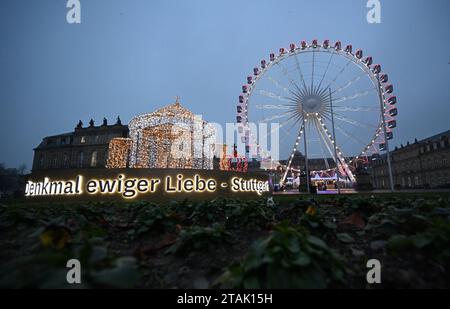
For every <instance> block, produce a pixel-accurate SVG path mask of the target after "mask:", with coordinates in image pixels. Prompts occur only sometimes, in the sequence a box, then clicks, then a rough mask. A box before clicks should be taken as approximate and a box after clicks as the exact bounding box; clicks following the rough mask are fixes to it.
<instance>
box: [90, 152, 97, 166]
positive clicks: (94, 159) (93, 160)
mask: <svg viewBox="0 0 450 309" xmlns="http://www.w3.org/2000/svg"><path fill="white" fill-rule="evenodd" d="M96 166H97V151H94V152H92V156H91V167H96Z"/></svg>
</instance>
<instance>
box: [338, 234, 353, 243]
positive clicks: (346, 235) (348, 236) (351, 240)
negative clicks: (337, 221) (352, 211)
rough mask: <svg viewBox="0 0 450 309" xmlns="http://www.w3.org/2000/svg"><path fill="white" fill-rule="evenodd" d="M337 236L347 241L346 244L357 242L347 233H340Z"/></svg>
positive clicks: (342, 240)
mask: <svg viewBox="0 0 450 309" xmlns="http://www.w3.org/2000/svg"><path fill="white" fill-rule="evenodd" d="M336 236H337V238H338V239H339V240H340V241H341V242H343V243H346V244H350V243H352V242H355V239H354V238H353V237H351V236H350V235H349V234H347V233H339V234H336Z"/></svg>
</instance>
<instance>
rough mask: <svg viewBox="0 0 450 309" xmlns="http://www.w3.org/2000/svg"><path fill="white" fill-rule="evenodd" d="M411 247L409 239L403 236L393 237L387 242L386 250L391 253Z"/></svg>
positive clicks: (411, 243)
mask: <svg viewBox="0 0 450 309" xmlns="http://www.w3.org/2000/svg"><path fill="white" fill-rule="evenodd" d="M411 245H413V242H412V240H411V238H408V237H407V236H405V235H394V236H392V237H391V238H390V239H389V241H388V248H389V250H393V251H398V250H404V249H407V248H408V247H411Z"/></svg>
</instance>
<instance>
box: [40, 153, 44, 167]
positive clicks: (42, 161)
mask: <svg viewBox="0 0 450 309" xmlns="http://www.w3.org/2000/svg"><path fill="white" fill-rule="evenodd" d="M39 168H44V156H43V155H41V158H40V159H39Z"/></svg>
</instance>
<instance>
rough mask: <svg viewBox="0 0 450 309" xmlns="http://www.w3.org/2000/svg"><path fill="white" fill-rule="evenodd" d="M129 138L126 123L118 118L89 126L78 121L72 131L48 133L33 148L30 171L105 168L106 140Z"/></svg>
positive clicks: (92, 123) (106, 156) (108, 141)
mask: <svg viewBox="0 0 450 309" xmlns="http://www.w3.org/2000/svg"><path fill="white" fill-rule="evenodd" d="M124 137H128V126H126V125H123V124H122V122H121V120H120V118H117V121H116V123H115V124H113V125H108V122H107V120H106V119H103V124H102V125H100V126H95V123H94V120H92V119H91V121H90V122H89V126H88V127H83V123H82V122H81V120H80V122H79V123H78V125H77V126H76V128H75V130H74V131H73V132H69V133H64V134H59V135H54V136H48V137H45V138H44V139H43V140H42V142H41V143H40V144H39V146H37V147H36V148H35V149H34V159H33V172H34V171H40V170H50V169H72V168H102V167H103V168H104V167H105V166H106V162H107V159H108V148H109V143H110V141H111V140H112V139H113V138H124Z"/></svg>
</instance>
